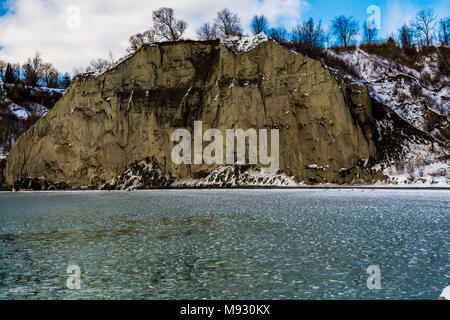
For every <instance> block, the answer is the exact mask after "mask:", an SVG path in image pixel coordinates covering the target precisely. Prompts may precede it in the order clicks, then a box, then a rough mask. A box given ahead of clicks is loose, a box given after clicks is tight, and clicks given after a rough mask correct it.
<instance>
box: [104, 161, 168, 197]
mask: <svg viewBox="0 0 450 320" xmlns="http://www.w3.org/2000/svg"><path fill="white" fill-rule="evenodd" d="M174 181H175V179H174V178H173V177H172V174H171V173H170V172H168V173H166V172H163V170H162V169H161V166H160V164H159V163H158V161H156V159H155V158H154V157H152V158H146V159H145V160H142V161H139V162H135V163H132V164H131V165H130V166H129V167H128V168H127V169H126V170H125V171H124V172H123V173H122V174H120V175H119V176H117V177H116V178H114V179H112V180H110V181H108V182H106V183H105V184H104V185H102V186H101V187H100V188H99V189H100V190H128V191H131V190H145V189H163V188H168V187H169V186H170V185H171V184H172V183H173V182H174Z"/></svg>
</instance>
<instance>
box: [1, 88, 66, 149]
mask: <svg viewBox="0 0 450 320" xmlns="http://www.w3.org/2000/svg"><path fill="white" fill-rule="evenodd" d="M64 93H65V90H62V89H50V88H41V87H39V88H35V87H27V86H22V85H12V84H8V85H7V84H4V83H0V158H2V157H6V156H7V154H8V152H9V149H10V148H11V147H12V145H13V144H14V142H15V141H16V140H17V138H18V137H19V136H20V135H21V134H22V133H23V132H25V131H26V130H28V129H29V127H30V126H31V125H33V124H34V122H35V121H36V120H37V119H39V118H40V117H43V116H45V115H46V114H47V112H48V111H49V110H50V109H51V108H52V107H53V105H54V104H55V103H56V101H58V100H59V98H60V97H61V96H62V95H63V94H64Z"/></svg>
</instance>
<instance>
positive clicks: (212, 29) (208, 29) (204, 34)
mask: <svg viewBox="0 0 450 320" xmlns="http://www.w3.org/2000/svg"><path fill="white" fill-rule="evenodd" d="M197 35H198V37H199V38H200V40H212V39H216V38H217V26H216V25H215V24H213V25H211V24H209V23H204V24H203V25H202V26H201V27H200V28H198V29H197Z"/></svg>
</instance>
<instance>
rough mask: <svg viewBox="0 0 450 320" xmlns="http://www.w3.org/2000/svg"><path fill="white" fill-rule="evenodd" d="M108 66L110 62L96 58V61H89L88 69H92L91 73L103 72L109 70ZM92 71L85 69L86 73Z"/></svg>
mask: <svg viewBox="0 0 450 320" xmlns="http://www.w3.org/2000/svg"><path fill="white" fill-rule="evenodd" d="M110 65H111V62H109V61H108V60H105V59H102V58H98V59H92V60H91V65H90V67H91V68H92V69H93V71H96V72H104V71H106V70H107V69H108V68H109V66H110ZM92 69H88V68H86V72H89V71H90V70H92Z"/></svg>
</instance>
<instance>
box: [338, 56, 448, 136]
mask: <svg viewBox="0 0 450 320" xmlns="http://www.w3.org/2000/svg"><path fill="white" fill-rule="evenodd" d="M330 53H331V54H334V55H337V56H338V57H339V58H341V59H343V60H344V61H346V62H347V63H348V64H349V65H351V66H352V67H353V68H354V69H355V70H356V71H357V73H358V74H359V75H360V77H361V79H354V80H356V81H360V82H362V83H364V85H366V86H367V87H368V88H369V91H370V94H371V96H372V97H374V98H375V99H376V100H378V101H379V102H380V103H382V104H384V105H387V106H388V107H390V108H391V109H392V110H394V111H395V112H396V113H397V114H398V115H399V116H400V117H401V118H402V119H404V120H406V121H408V122H409V123H410V124H412V125H413V126H415V127H416V128H418V129H420V130H422V131H425V132H429V133H430V134H431V135H433V136H434V137H435V138H437V139H439V140H446V139H447V138H448V137H446V133H445V132H448V130H449V129H450V128H449V127H448V126H449V122H448V116H449V115H450V99H449V97H450V87H449V85H448V84H449V83H450V78H449V77H441V78H440V81H439V82H431V83H427V84H424V83H423V81H421V79H422V78H423V76H424V75H426V74H428V75H430V76H431V77H432V78H435V77H436V74H437V73H438V65H437V63H436V60H437V59H436V57H434V55H435V54H434V55H431V56H428V57H425V58H424V61H422V63H423V69H422V71H421V72H420V73H419V72H418V71H417V70H415V69H412V68H409V67H407V66H405V65H402V64H399V63H395V62H392V61H389V60H387V59H383V58H380V57H378V56H375V55H371V54H368V53H367V52H365V51H363V50H361V49H356V50H355V51H352V52H343V53H334V52H333V51H330ZM430 118H433V119H430ZM446 118H447V119H446ZM436 121H437V122H438V123H436Z"/></svg>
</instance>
